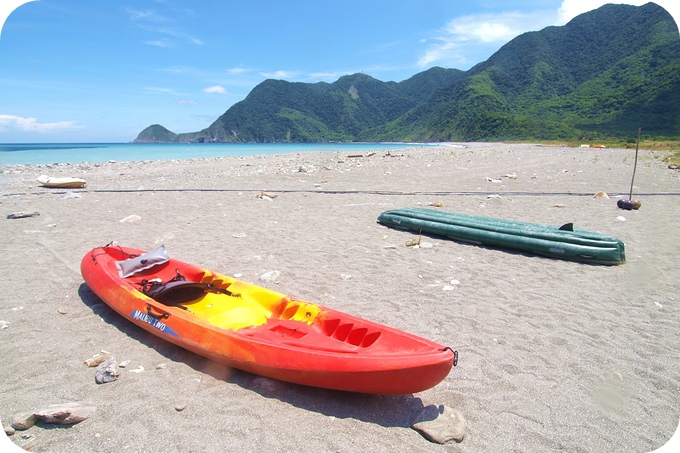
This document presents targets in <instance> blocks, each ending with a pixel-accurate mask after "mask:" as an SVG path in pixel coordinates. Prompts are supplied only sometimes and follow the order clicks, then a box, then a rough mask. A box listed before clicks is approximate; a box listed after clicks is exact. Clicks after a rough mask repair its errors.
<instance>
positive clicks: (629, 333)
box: [0, 144, 680, 452]
mask: <svg viewBox="0 0 680 453" xmlns="http://www.w3.org/2000/svg"><path fill="white" fill-rule="evenodd" d="M484 145H485V146H470V147H461V148H452V147H428V148H418V147H415V148H408V149H400V150H398V151H396V152H393V153H389V155H388V154H387V152H385V151H379V152H376V153H375V154H373V155H371V156H367V155H366V156H363V157H348V156H347V155H346V154H348V153H343V152H337V153H336V152H319V153H307V152H305V153H291V154H280V155H263V156H243V157H223V158H198V159H192V160H182V161H148V162H115V163H110V162H107V163H103V164H100V165H96V164H68V165H63V166H62V165H59V166H54V167H49V168H48V167H41V166H36V165H32V166H26V167H22V168H11V169H10V168H8V166H2V167H1V169H0V170H1V171H0V183H1V184H2V185H1V186H0V187H2V197H0V200H1V201H2V204H0V212H1V213H2V219H0V221H2V222H3V235H1V237H0V252H1V253H2V254H3V256H4V257H5V264H4V265H3V268H2V275H3V278H4V280H5V282H6V287H7V288H13V290H12V291H6V292H4V293H3V294H2V296H0V320H2V321H6V322H8V323H9V324H8V327H7V328H5V329H2V330H0V336H1V337H2V342H0V344H1V346H0V348H1V349H0V357H2V358H3V370H4V371H3V378H4V379H3V381H2V383H0V390H1V391H0V419H2V422H3V425H5V426H7V425H8V422H9V420H11V417H12V416H13V414H15V413H17V412H21V411H29V410H34V409H39V408H41V407H44V406H47V405H49V404H55V403H61V402H70V401H91V402H93V403H94V404H95V405H96V406H97V410H96V412H95V414H94V415H93V416H91V417H90V418H89V419H87V420H85V421H83V422H81V423H79V424H77V425H73V426H71V427H69V428H64V429H48V427H46V426H44V425H43V426H36V427H33V428H31V429H29V430H28V431H25V432H20V431H18V432H17V433H16V434H14V435H13V436H11V437H10V440H11V441H12V442H14V443H20V442H21V434H23V433H26V434H30V435H33V436H35V441H36V448H37V449H38V450H45V451H66V450H68V451H83V452H85V451H110V450H114V449H120V448H128V449H130V450H131V451H140V450H144V449H148V448H149V445H154V448H157V449H159V450H162V449H168V450H185V451H186V450H201V451H225V450H226V451H232V450H234V451H236V450H239V451H244V450H246V451H251V450H255V449H259V450H276V449H282V450H287V451H299V450H300V448H301V446H302V445H305V446H309V445H315V447H316V449H317V450H318V451H338V450H350V451H376V450H385V451H386V450H391V451H394V450H404V449H408V450H412V451H431V450H432V449H433V448H442V449H446V450H447V451H449V450H453V451H470V452H472V451H475V452H476V451H510V450H513V449H518V450H522V451H558V450H569V451H575V450H586V451H622V452H623V451H651V450H654V449H656V448H659V447H661V446H662V445H663V444H664V443H665V442H666V441H668V439H670V437H671V436H672V435H673V433H674V432H675V431H676V429H677V427H678V420H680V392H678V389H680V365H679V364H680V360H678V359H680V352H678V351H680V329H679V328H678V325H680V324H679V323H678V321H680V306H678V304H679V303H680V302H679V299H680V298H679V297H678V296H677V292H678V291H677V290H678V288H677V283H676V282H677V281H679V280H680V270H679V269H678V267H677V259H678V257H679V256H678V255H679V252H678V251H677V249H676V248H675V247H674V244H677V243H678V239H680V237H679V235H680V233H679V232H678V229H677V225H678V224H679V222H680V210H678V209H677V206H676V204H677V196H678V195H679V194H680V172H677V171H673V170H668V169H667V168H666V166H665V165H664V164H663V163H662V162H660V161H658V160H656V159H655V158H653V157H652V156H651V153H649V152H646V151H641V158H640V160H639V162H638V168H637V174H636V176H635V189H634V194H633V195H634V197H635V196H636V195H638V194H640V195H638V196H639V198H640V199H641V201H642V207H641V208H640V209H639V210H636V211H623V210H620V209H618V208H617V207H616V196H617V195H621V196H626V197H627V195H628V191H629V188H630V187H629V186H630V178H631V173H632V160H633V156H632V153H631V150H618V149H611V148H607V149H593V148H589V149H575V148H562V147H552V146H550V147H547V146H542V145H526V144H484ZM46 170H49V172H48V171H46ZM42 173H49V174H50V176H71V177H82V178H83V179H85V180H87V186H86V187H85V188H84V189H73V190H65V189H46V188H42V187H40V186H39V183H38V182H37V181H36V178H37V176H39V175H40V174H42ZM260 192H266V193H269V194H272V195H277V196H276V198H269V197H267V198H269V199H266V198H258V197H257V196H256V195H257V194H259V193H260ZM597 192H606V193H608V194H609V196H610V197H611V198H594V194H596V193H597ZM436 203H441V205H442V207H441V208H438V209H442V210H451V211H457V212H464V213H470V214H477V215H484V216H489V217H497V218H507V219H513V220H522V221H527V222H535V223H541V224H553V225H562V224H564V223H566V222H574V225H575V226H577V227H580V228H584V229H588V230H592V231H598V232H601V233H607V234H611V235H613V236H616V237H619V238H620V239H622V240H623V241H624V243H625V244H626V255H627V262H626V263H625V264H623V265H621V266H613V267H606V266H593V265H585V264H578V263H573V262H566V261H559V260H552V259H548V258H542V257H537V256H532V255H527V254H522V253H512V252H507V251H503V250H497V249H492V248H485V247H478V246H474V245H466V244H462V243H458V242H454V241H450V240H446V239H442V238H437V237H430V236H427V237H426V236H423V238H422V239H423V241H424V242H427V243H428V244H429V245H428V246H427V247H421V248H418V249H414V248H413V247H407V246H406V243H407V242H409V241H410V240H412V239H413V238H414V235H413V234H411V233H408V232H403V231H398V230H393V229H389V228H386V227H384V226H381V225H379V224H377V222H376V219H377V216H378V215H379V214H380V213H381V212H383V211H386V210H388V209H394V208H399V207H406V206H421V207H426V206H432V205H433V204H436ZM18 211H35V212H38V213H39V215H38V216H36V217H31V218H25V219H13V220H12V219H7V218H6V216H7V215H8V214H10V213H13V212H18ZM129 216H137V217H139V219H137V220H136V221H133V222H123V220H124V219H126V218H128V217H129ZM621 218H623V219H624V220H621ZM111 240H115V241H117V242H118V243H120V244H122V245H127V246H132V247H137V248H141V249H151V248H153V247H154V246H155V245H158V244H161V243H163V244H165V245H166V247H167V249H168V251H169V253H170V256H171V257H174V258H177V259H180V260H182V261H185V262H190V263H195V264H200V265H202V266H205V267H208V268H211V269H214V270H216V271H218V272H223V273H227V274H229V275H234V274H240V275H241V277H239V278H240V279H242V280H245V281H250V282H252V283H255V284H260V285H262V286H267V285H270V287H271V288H273V289H276V290H277V291H280V292H283V293H286V294H290V295H294V296H297V297H299V298H302V299H305V300H308V301H310V302H314V303H318V304H321V305H325V306H328V307H330V308H335V309H338V310H341V311H344V312H346V313H350V314H353V315H356V316H360V317H363V318H366V319H370V320H372V321H375V322H379V323H382V324H387V325H390V326H392V327H396V328H399V329H401V330H405V331H407V332H411V333H413V334H416V335H419V336H422V337H425V338H428V339H430V340H432V341H436V342H438V343H440V344H445V345H448V346H451V347H452V348H454V349H457V350H458V351H459V354H460V356H459V362H458V366H457V367H455V368H454V369H453V370H452V371H451V373H450V374H449V376H448V377H447V378H446V379H445V380H444V381H443V382H442V383H441V384H439V385H438V386H436V387H434V388H432V389H430V390H427V391H425V392H421V393H418V394H415V395H405V396H398V397H385V396H367V395H354V394H344V393H342V392H332V391H325V390H320V389H312V388H307V387H302V386H295V385H292V384H285V383H281V382H277V381H272V380H269V379H265V378H261V377H258V376H255V375H250V374H247V373H243V372H239V371H234V370H227V369H225V368H224V367H220V366H215V365H214V364H211V363H209V362H206V361H204V360H202V359H200V358H199V357H198V356H195V355H194V354H191V353H188V352H186V351H183V350H181V349H179V348H177V347H175V346H172V345H170V344H169V343H166V342H164V341H163V340H160V339H159V338H157V337H154V336H153V335H151V334H148V333H146V332H145V331H142V329H139V328H137V327H136V326H134V325H133V324H132V323H130V322H128V321H126V320H124V319H122V318H121V317H119V316H117V315H116V314H115V313H114V312H113V311H112V310H110V309H108V308H107V307H106V306H105V305H104V304H102V303H101V302H100V301H98V299H97V298H96V297H93V295H92V294H91V292H90V291H89V289H88V288H87V287H86V286H85V285H84V283H83V281H82V277H81V276H80V271H79V267H78V266H79V263H80V260H81V258H82V257H83V255H84V254H85V253H86V252H87V251H88V250H90V249H91V248H93V247H95V246H98V245H103V244H105V243H107V242H109V241H111ZM271 271H279V272H280V277H279V279H278V281H277V282H263V281H261V280H260V276H262V275H264V274H265V273H267V272H271ZM348 276H349V277H348ZM454 282H455V283H454ZM59 309H62V311H64V312H65V313H61V311H58V310H59ZM102 350H106V351H108V352H111V353H112V354H114V355H115V356H116V357H117V358H118V359H119V361H123V360H130V365H129V368H128V369H124V370H122V373H121V377H120V378H119V380H117V381H115V382H112V383H108V384H103V385H97V384H95V382H94V373H93V369H90V368H87V367H86V366H85V365H84V364H83V360H85V359H87V358H88V357H91V356H92V355H94V354H96V353H98V352H101V351H102ZM161 365H162V366H161ZM140 366H141V367H143V368H144V371H143V372H139V373H132V372H130V371H129V370H131V369H136V368H137V367H140ZM430 404H435V405H446V406H449V407H451V408H453V409H455V410H458V411H460V413H462V415H463V416H464V417H465V419H466V420H467V432H466V437H465V439H464V440H463V441H462V442H461V443H459V444H456V443H453V444H447V445H446V446H444V447H437V446H436V445H435V444H432V443H430V442H428V441H427V440H426V439H424V438H423V437H422V436H421V435H420V434H418V433H417V432H416V431H414V430H413V429H411V427H410V424H411V422H412V421H413V418H414V417H415V416H416V415H417V414H418V412H419V411H420V410H422V408H423V407H424V406H427V405H430ZM181 405H186V409H184V410H182V411H180V412H178V411H176V410H175V407H177V406H181ZM309 427H313V429H309ZM131 433H132V435H131Z"/></svg>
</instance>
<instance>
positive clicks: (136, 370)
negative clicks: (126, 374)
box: [130, 365, 144, 373]
mask: <svg viewBox="0 0 680 453" xmlns="http://www.w3.org/2000/svg"><path fill="white" fill-rule="evenodd" d="M142 371H144V367H143V366H141V365H139V366H138V367H137V368H135V369H134V370H130V373H141V372H142Z"/></svg>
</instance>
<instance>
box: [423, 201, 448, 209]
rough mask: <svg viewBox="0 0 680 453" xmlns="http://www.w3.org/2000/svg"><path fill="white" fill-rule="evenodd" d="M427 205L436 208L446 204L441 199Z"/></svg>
mask: <svg viewBox="0 0 680 453" xmlns="http://www.w3.org/2000/svg"><path fill="white" fill-rule="evenodd" d="M427 205H428V206H434V207H435V208H441V207H443V206H444V203H442V202H441V201H437V202H435V203H428V204H427Z"/></svg>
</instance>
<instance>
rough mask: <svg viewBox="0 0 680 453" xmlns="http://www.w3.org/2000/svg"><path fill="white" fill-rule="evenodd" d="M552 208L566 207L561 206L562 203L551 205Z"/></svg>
mask: <svg viewBox="0 0 680 453" xmlns="http://www.w3.org/2000/svg"><path fill="white" fill-rule="evenodd" d="M552 207H553V208H566V207H567V205H566V204H563V203H557V204H554V205H552Z"/></svg>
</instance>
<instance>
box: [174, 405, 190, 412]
mask: <svg viewBox="0 0 680 453" xmlns="http://www.w3.org/2000/svg"><path fill="white" fill-rule="evenodd" d="M186 408H187V405H186V404H181V405H178V406H175V410H176V411H177V412H182V411H183V410H184V409H186Z"/></svg>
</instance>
